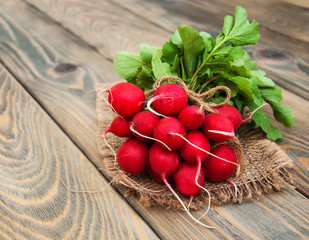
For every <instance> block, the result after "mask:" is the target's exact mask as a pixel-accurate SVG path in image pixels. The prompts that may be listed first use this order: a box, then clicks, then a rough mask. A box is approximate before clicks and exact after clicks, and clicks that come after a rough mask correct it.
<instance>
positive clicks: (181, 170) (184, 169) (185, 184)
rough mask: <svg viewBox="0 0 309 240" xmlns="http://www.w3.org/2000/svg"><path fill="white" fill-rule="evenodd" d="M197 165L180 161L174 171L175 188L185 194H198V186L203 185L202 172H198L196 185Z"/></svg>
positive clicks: (199, 189)
mask: <svg viewBox="0 0 309 240" xmlns="http://www.w3.org/2000/svg"><path fill="white" fill-rule="evenodd" d="M197 168H198V166H197V165H196V164H190V163H187V162H181V163H180V164H179V167H178V169H177V171H176V172H175V173H174V182H175V185H176V188H177V189H178V190H179V192H181V193H182V194H183V195H185V196H190V197H191V196H195V195H197V194H199V193H200V192H201V191H202V189H201V188H200V186H203V185H204V173H203V171H201V172H200V175H199V177H198V179H197V182H198V184H199V185H200V186H198V185H197V184H196V182H195V177H196V172H197Z"/></svg>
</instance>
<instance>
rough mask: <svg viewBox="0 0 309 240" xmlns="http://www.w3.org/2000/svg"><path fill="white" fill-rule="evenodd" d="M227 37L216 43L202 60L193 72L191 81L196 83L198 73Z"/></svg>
mask: <svg viewBox="0 0 309 240" xmlns="http://www.w3.org/2000/svg"><path fill="white" fill-rule="evenodd" d="M226 39H227V37H224V39H223V40H222V41H221V42H220V43H219V44H218V45H216V46H215V47H214V48H213V49H212V51H211V52H210V53H209V54H208V56H207V58H206V59H205V60H204V62H202V64H201V65H200V66H199V68H198V69H197V70H196V71H195V73H194V74H193V76H192V78H191V83H192V82H193V83H194V85H195V82H196V79H197V75H198V73H199V72H200V71H201V70H202V69H203V67H204V66H205V65H206V63H207V62H208V61H209V59H210V58H211V56H212V55H213V54H214V52H215V51H217V49H218V48H219V47H221V46H222V45H223V44H224V43H225V42H226Z"/></svg>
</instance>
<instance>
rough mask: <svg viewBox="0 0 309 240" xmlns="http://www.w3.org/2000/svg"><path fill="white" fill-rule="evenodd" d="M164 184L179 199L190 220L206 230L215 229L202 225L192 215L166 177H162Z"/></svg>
mask: <svg viewBox="0 0 309 240" xmlns="http://www.w3.org/2000/svg"><path fill="white" fill-rule="evenodd" d="M162 179H163V181H164V183H165V184H166V186H167V187H168V189H169V190H170V191H171V192H172V193H173V195H174V196H175V197H176V198H177V200H178V201H179V203H180V204H181V206H182V207H183V209H184V210H185V211H186V212H187V214H188V215H189V216H190V218H191V219H192V220H193V221H195V222H196V223H198V224H200V225H202V226H204V227H206V228H214V227H211V226H208V225H206V224H204V223H202V222H201V221H199V220H197V219H196V218H195V217H194V216H192V214H191V213H190V211H189V210H188V209H187V207H186V206H185V204H184V203H183V201H182V200H181V199H180V197H179V196H178V195H177V193H176V192H175V191H174V189H173V188H172V187H171V185H170V184H169V183H168V181H167V180H166V178H165V176H163V177H162Z"/></svg>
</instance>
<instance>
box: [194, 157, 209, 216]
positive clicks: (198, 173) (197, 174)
mask: <svg viewBox="0 0 309 240" xmlns="http://www.w3.org/2000/svg"><path fill="white" fill-rule="evenodd" d="M201 167H202V162H201V160H199V161H198V166H197V173H196V176H195V184H196V185H197V186H199V187H200V188H201V189H203V190H204V191H205V192H206V193H207V195H208V206H207V209H206V211H205V212H204V213H203V215H202V216H200V217H199V218H198V220H200V219H201V218H203V217H204V216H205V215H206V214H207V213H208V212H209V209H210V204H211V196H210V193H209V191H208V190H207V189H206V188H204V187H203V186H201V185H200V184H199V183H198V178H199V176H200V171H201Z"/></svg>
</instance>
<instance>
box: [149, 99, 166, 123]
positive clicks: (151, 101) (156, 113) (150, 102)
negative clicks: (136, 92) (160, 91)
mask: <svg viewBox="0 0 309 240" xmlns="http://www.w3.org/2000/svg"><path fill="white" fill-rule="evenodd" d="M159 98H160V96H155V97H152V98H151V99H150V100H149V101H148V102H147V108H148V110H149V111H150V112H152V113H153V114H155V115H157V116H160V117H164V118H167V116H165V115H163V114H161V113H158V112H156V111H155V110H153V109H152V108H151V104H152V103H153V102H154V101H155V100H157V99H159Z"/></svg>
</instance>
